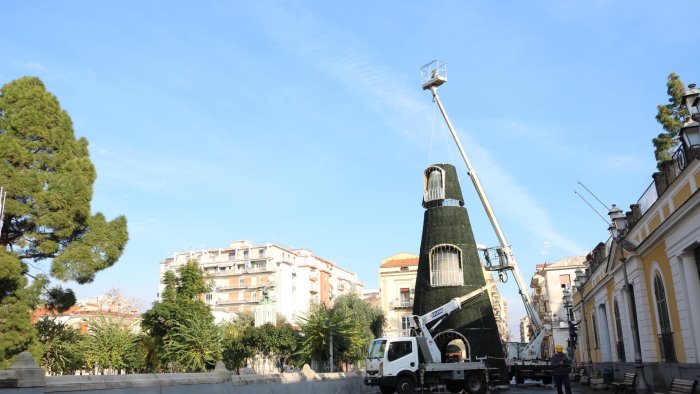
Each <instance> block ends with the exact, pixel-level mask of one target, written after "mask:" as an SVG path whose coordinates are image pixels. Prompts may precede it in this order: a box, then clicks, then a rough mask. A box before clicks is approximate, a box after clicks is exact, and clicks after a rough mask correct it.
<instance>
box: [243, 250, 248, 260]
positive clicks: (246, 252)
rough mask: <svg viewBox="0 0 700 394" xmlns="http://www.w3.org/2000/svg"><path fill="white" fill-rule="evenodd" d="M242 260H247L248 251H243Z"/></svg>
mask: <svg viewBox="0 0 700 394" xmlns="http://www.w3.org/2000/svg"><path fill="white" fill-rule="evenodd" d="M243 258H244V259H247V258H248V251H247V250H244V251H243Z"/></svg>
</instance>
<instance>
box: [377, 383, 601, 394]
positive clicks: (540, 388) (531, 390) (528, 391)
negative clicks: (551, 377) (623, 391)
mask: <svg viewBox="0 0 700 394" xmlns="http://www.w3.org/2000/svg"><path fill="white" fill-rule="evenodd" d="M376 392H377V393H379V389H377V390H376ZM556 392H557V388H556V387H554V384H542V383H541V382H537V381H529V380H526V381H525V383H524V384H511V385H510V387H509V388H507V389H506V388H504V389H499V390H492V391H490V393H491V394H539V393H541V394H545V393H547V394H552V393H554V394H556ZM416 393H420V391H419V390H418V391H416ZM425 393H433V394H443V393H447V394H449V392H448V391H432V392H431V391H427V390H426V391H425ZM565 393H566V392H565ZM571 393H572V394H609V392H608V390H593V389H591V386H582V385H580V384H578V383H576V382H571Z"/></svg>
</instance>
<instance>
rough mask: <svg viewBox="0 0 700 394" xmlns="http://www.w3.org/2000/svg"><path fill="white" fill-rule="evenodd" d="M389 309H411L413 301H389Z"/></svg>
mask: <svg viewBox="0 0 700 394" xmlns="http://www.w3.org/2000/svg"><path fill="white" fill-rule="evenodd" d="M389 307H390V308H393V309H404V308H413V299H412V298H411V299H408V300H407V299H398V298H397V299H395V300H393V301H389Z"/></svg>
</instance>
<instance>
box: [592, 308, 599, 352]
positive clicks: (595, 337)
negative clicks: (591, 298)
mask: <svg viewBox="0 0 700 394" xmlns="http://www.w3.org/2000/svg"><path fill="white" fill-rule="evenodd" d="M591 325H592V326H593V346H594V347H595V348H596V349H598V346H599V343H598V322H597V321H596V318H595V313H592V314H591Z"/></svg>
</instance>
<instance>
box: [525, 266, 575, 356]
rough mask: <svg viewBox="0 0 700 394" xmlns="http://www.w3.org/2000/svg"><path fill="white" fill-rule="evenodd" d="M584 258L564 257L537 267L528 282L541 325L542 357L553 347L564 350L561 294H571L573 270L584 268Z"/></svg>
mask: <svg viewBox="0 0 700 394" xmlns="http://www.w3.org/2000/svg"><path fill="white" fill-rule="evenodd" d="M585 262H586V256H578V257H567V258H564V259H561V260H559V261H555V262H553V263H546V264H537V266H536V272H535V274H534V275H533V276H532V279H531V281H530V287H531V288H532V289H533V290H534V292H533V293H534V294H533V303H534V306H535V310H536V311H537V314H538V315H539V318H540V321H541V322H542V325H543V326H544V329H545V330H546V331H545V338H544V340H543V341H542V347H543V354H545V355H547V356H551V355H552V354H553V353H554V346H555V345H557V344H558V345H562V346H564V348H566V347H567V343H568V342H567V341H568V339H569V310H568V308H566V307H565V305H564V291H565V290H566V291H569V292H571V291H572V285H573V283H574V282H573V281H574V278H575V277H576V270H577V269H582V268H585Z"/></svg>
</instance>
